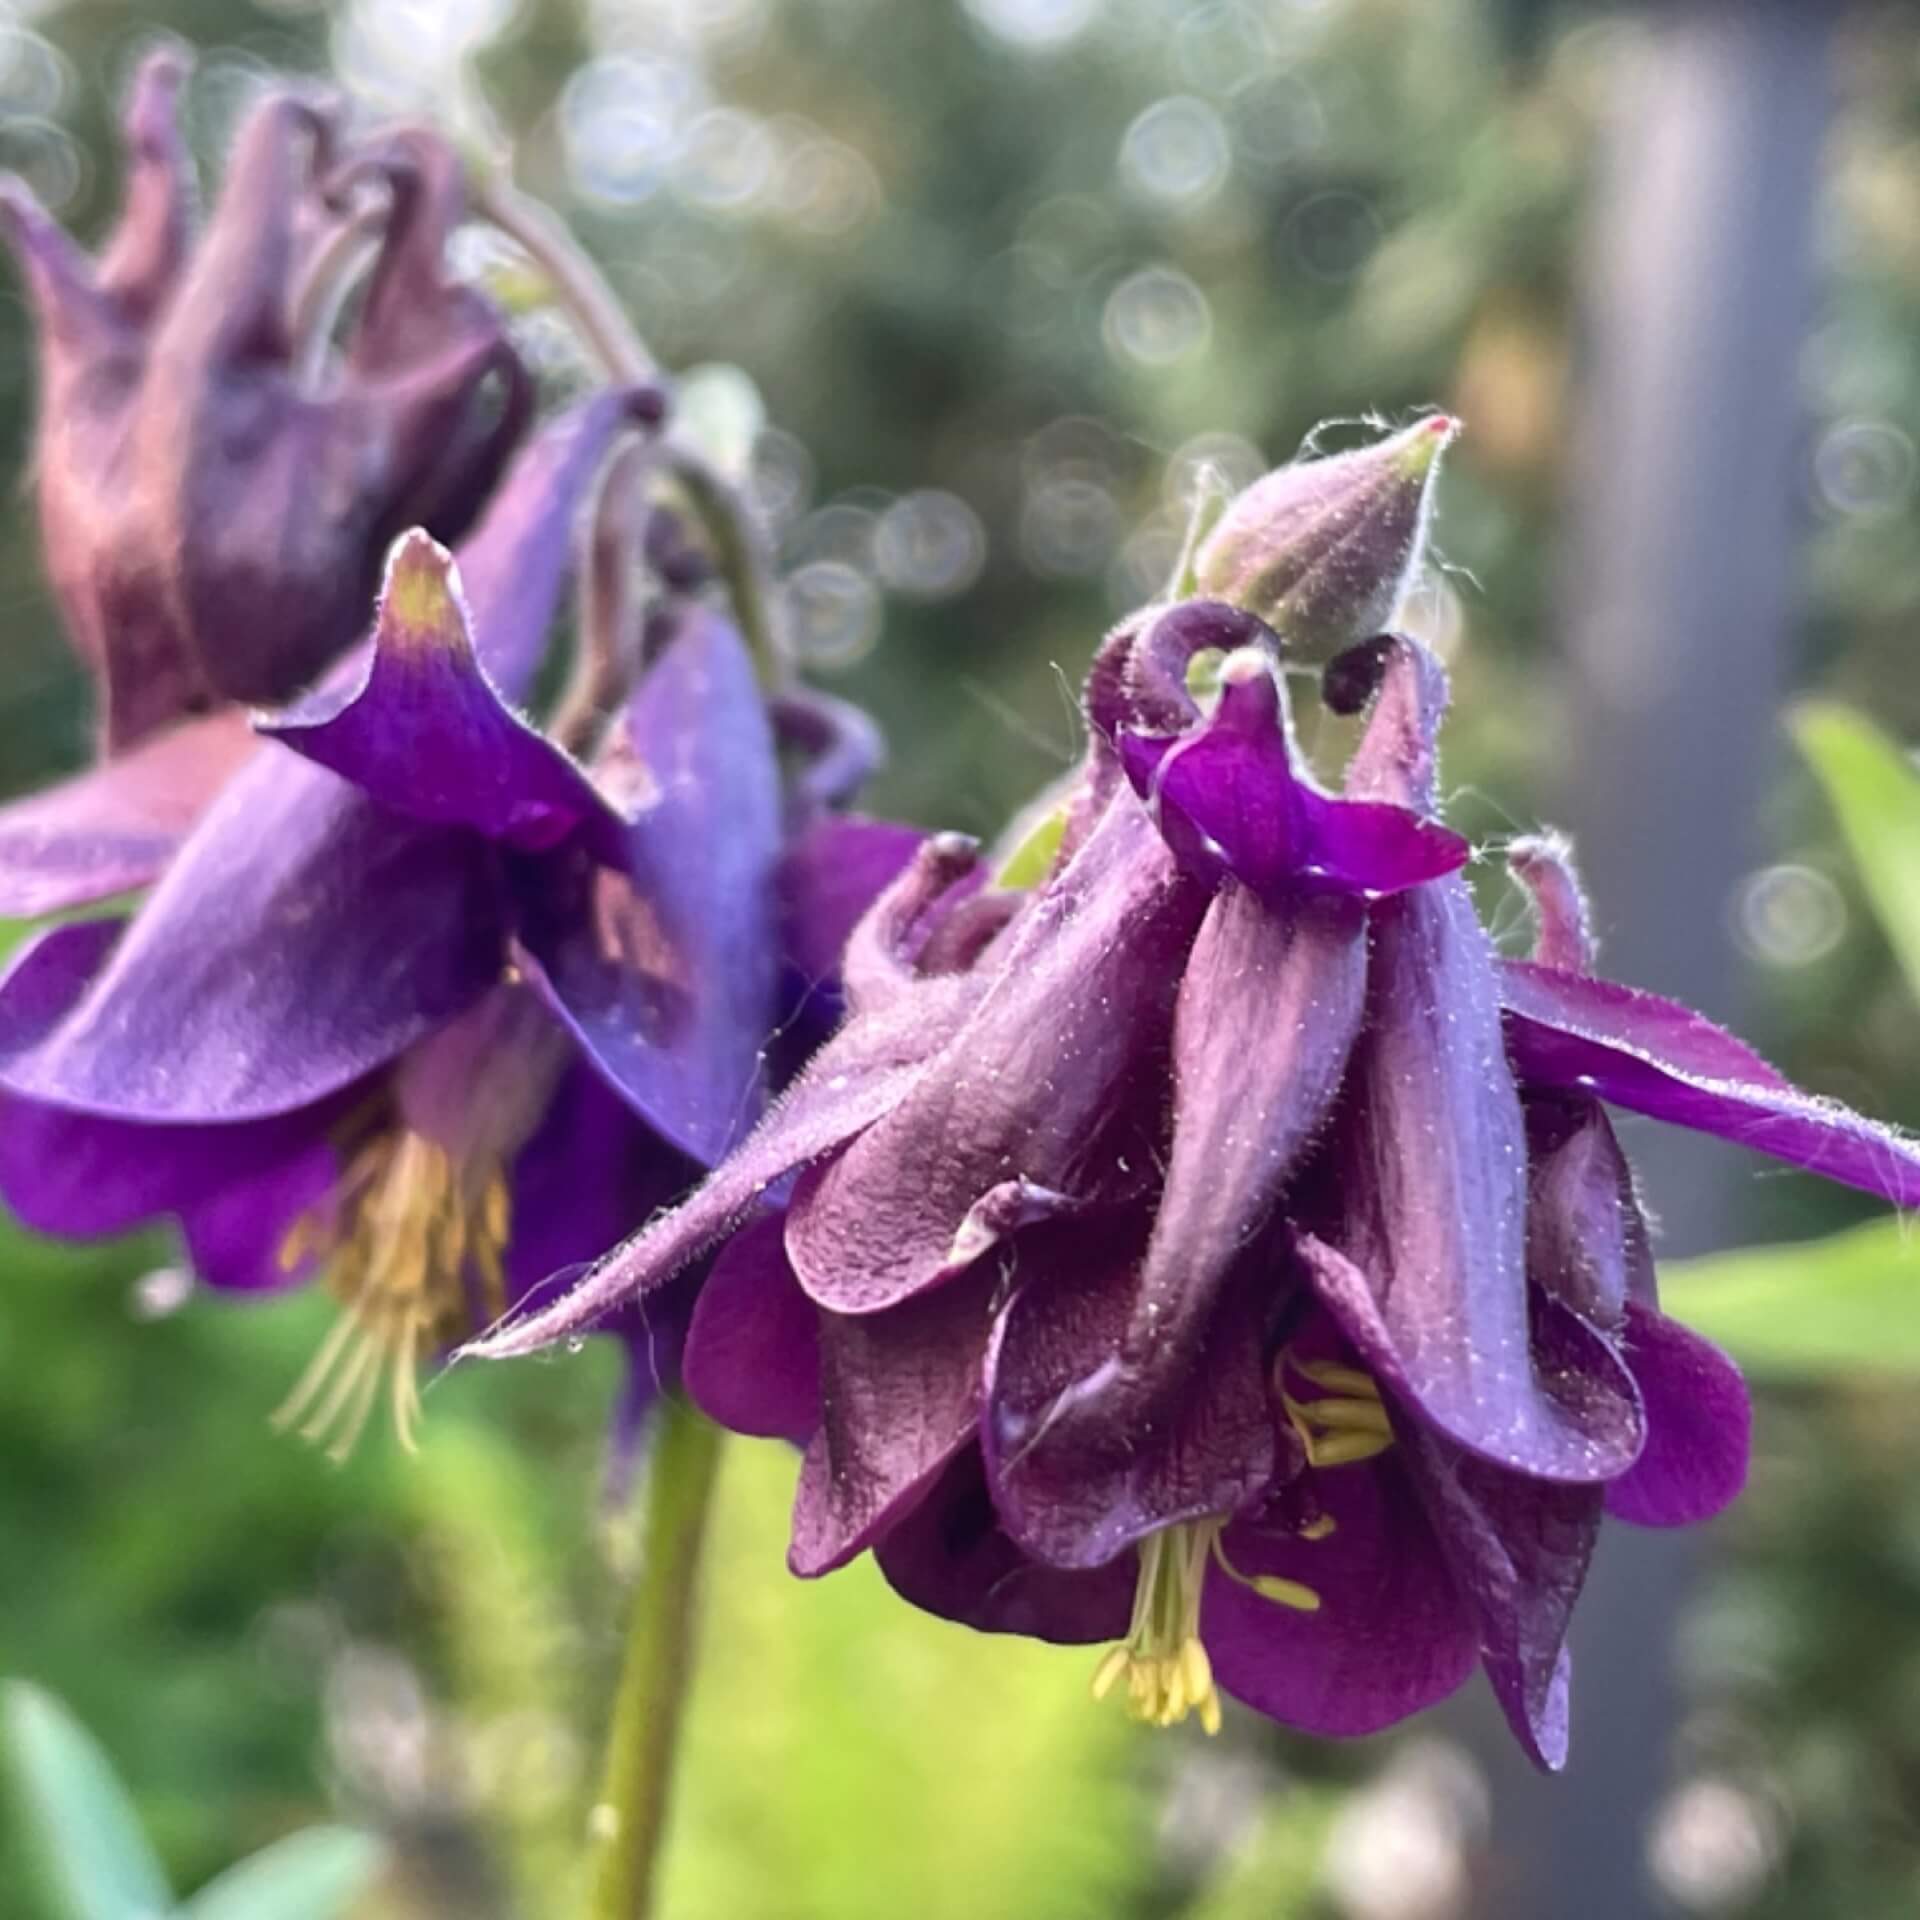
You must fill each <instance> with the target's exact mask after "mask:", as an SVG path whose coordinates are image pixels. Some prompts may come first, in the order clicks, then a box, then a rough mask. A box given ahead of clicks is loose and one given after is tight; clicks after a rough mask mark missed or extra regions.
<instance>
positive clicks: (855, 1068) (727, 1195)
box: [465, 975, 977, 1360]
mask: <svg viewBox="0 0 1920 1920" xmlns="http://www.w3.org/2000/svg"><path fill="white" fill-rule="evenodd" d="M925 991H926V994H927V999H926V1001H924V1002H911V1003H908V1004H906V1005H904V1006H901V1007H897V1008H895V1009H893V1010H892V1011H891V1012H889V1013H887V1014H884V1015H879V1014H876V1015H872V1016H869V1017H867V1018H864V1019H859V1020H855V1021H853V1022H851V1023H849V1025H848V1026H847V1027H846V1028H844V1029H843V1030H842V1031H841V1033H840V1034H839V1035H838V1036H836V1037H835V1038H834V1039H833V1040H831V1041H829V1042H828V1044H827V1045H826V1046H825V1047H824V1048H822V1049H821V1051H820V1052H819V1053H818V1054H817V1055H816V1056H815V1057H814V1060H813V1062H812V1064H811V1065H810V1066H809V1067H808V1068H807V1070H806V1072H805V1073H803V1074H802V1075H801V1076H800V1078H799V1079H798V1080H797V1081H796V1082H795V1083H794V1084H793V1086H792V1087H790V1088H789V1089H788V1090H787V1092H786V1093H785V1094H784V1095H783V1096H782V1097H781V1099H780V1101H779V1102H778V1103H777V1104H776V1105H775V1106H774V1107H773V1109H772V1110H771V1112H769V1113H768V1115H767V1117H766V1118H765V1119H764V1120H763V1121H762V1122H761V1123H760V1126H759V1127H758V1128H757V1129H756V1130H755V1131H754V1132H753V1133H752V1134H750V1135H749V1136H748V1137H747V1139H746V1140H744V1141H743V1142H742V1143H741V1144H740V1146H739V1147H737V1148H736V1149H735V1150H734V1151H733V1152H732V1153H730V1154H729V1155H728V1156H727V1157H726V1159H725V1160H723V1161H722V1162H721V1163H720V1165H719V1166H718V1167H716V1168H715V1169H714V1171H713V1172H712V1174H710V1175H709V1176H708V1178H707V1179H706V1181H705V1182H704V1183H703V1184H702V1185H701V1186H700V1187H699V1188H698V1189H697V1190H696V1191H695V1192H694V1194H693V1196H692V1197H691V1198H690V1199H689V1200H688V1201H687V1202H686V1203H685V1204H684V1205H683V1206H680V1207H678V1208H676V1209H675V1210H674V1211H673V1212H672V1213H669V1214H666V1215H663V1216H662V1217H661V1218H660V1219H658V1220H655V1221H653V1222H651V1223H650V1224H649V1225H648V1226H646V1227H645V1228H643V1229H642V1230H641V1231H640V1232H639V1233H637V1234H635V1235H634V1236H633V1238H632V1239H630V1240H628V1241H627V1242H626V1243H625V1244H624V1245H623V1246H620V1247H617V1248H615V1250H614V1251H613V1252H612V1253H610V1254H608V1255H607V1257H606V1258H605V1259H604V1260H602V1261H601V1262H600V1263H599V1264H598V1265H597V1266H595V1267H594V1268H593V1269H592V1270H591V1271H590V1272H589V1273H587V1274H586V1275H585V1276H584V1277H583V1278H582V1279H581V1280H580V1281H579V1283H578V1284H577V1285H576V1286H574V1287H573V1288H572V1289H571V1290H570V1291H569V1292H567V1293H566V1294H565V1295H564V1296H562V1297H561V1298H559V1299H558V1300H556V1301H555V1302H554V1303H553V1304H551V1305H550V1306H547V1307H544V1308H543V1309H542V1310H540V1311H539V1312H537V1313H533V1314H529V1315H526V1316H524V1317H522V1318H520V1319H517V1320H511V1321H509V1322H508V1323H507V1324H506V1325H505V1326H503V1327H501V1328H498V1329H496V1330H495V1331H493V1332H491V1333H489V1334H488V1335H487V1336H486V1337H485V1338H484V1339H481V1340H476V1341H474V1342H473V1343H472V1344H471V1345H470V1346H469V1347H468V1348H466V1349H465V1351H467V1352H468V1353H471V1354H475V1355H477V1356H479V1357H480V1358H482V1359H489V1360H504V1359H507V1358H510V1357H511V1356H513V1355H516V1354H521V1353H533V1352H537V1351H538V1350H539V1349H540V1348H542V1347H545V1346H550V1345H552V1344H553V1343H554V1342H555V1341H557V1340H565V1339H568V1338H570V1337H571V1336H573V1335H574V1334H576V1333H580V1332H583V1331H585V1330H586V1329H588V1328H590V1327H592V1326H594V1325H596V1324H597V1323H598V1322H600V1321H601V1320H603V1319H604V1318H605V1317H606V1316H607V1315H608V1314H609V1313H612V1312H613V1311H615V1310H616V1309H617V1308H619V1307H620V1306H621V1305H622V1304H623V1303H625V1302H628V1301H634V1300H640V1299H644V1298H645V1297H646V1296H647V1295H649V1294H650V1293H652V1292H653V1291H655V1290H656V1289H657V1288H659V1287H661V1286H664V1285H665V1284H666V1283H667V1282H668V1281H669V1280H670V1279H672V1277H673V1276H674V1275H675V1274H676V1273H678V1272H680V1271H681V1270H682V1269H683V1268H684V1267H687V1266H689V1265H690V1264H691V1263H692V1262H693V1261H694V1260H696V1259H698V1258H699V1256H700V1255H701V1254H702V1253H704V1252H706V1250H707V1249H708V1248H709V1247H711V1246H713V1245H714V1244H715V1243H716V1242H717V1241H720V1240H723V1239H725V1238H726V1237H727V1235H728V1234H729V1233H731V1232H732V1231H733V1230H734V1229H735V1227H736V1226H738V1224H739V1223H740V1222H741V1221H742V1220H743V1219H744V1218H745V1217H746V1216H747V1215H748V1214H749V1213H751V1212H752V1211H754V1209H755V1208H757V1207H758V1206H759V1205H760V1204H761V1203H762V1202H763V1201H764V1200H765V1199H766V1198H767V1196H768V1194H769V1192H770V1190H771V1189H773V1188H775V1187H777V1186H778V1185H779V1184H780V1183H781V1182H782V1181H784V1180H785V1179H787V1178H788V1176H790V1175H791V1174H792V1173H794V1172H795V1171H796V1170H797V1169H799V1168H801V1167H805V1166H807V1165H810V1164H811V1163H812V1162H813V1161H815V1160H818V1159H821V1158H823V1157H824V1156H825V1155H827V1154H829V1153H832V1152H833V1151H834V1150H835V1149H836V1148H838V1147H840V1146H843V1145H844V1144H845V1143H846V1142H847V1141H848V1140H850V1139H852V1138H853V1136H854V1135H855V1134H857V1133H858V1132H859V1131H860V1130H861V1129H862V1128H863V1127H867V1126H870V1125H872V1123H873V1122H874V1121H875V1120H876V1119H878V1118H879V1116H880V1115H881V1114H883V1113H887V1112H889V1111H890V1110H891V1109H892V1108H893V1107H895V1106H897V1105H898V1104H899V1102H900V1101H901V1100H902V1099H904V1098H905V1097H906V1095H907V1093H908V1092H909V1091H910V1090H911V1089H912V1087H913V1085H914V1083H915V1081H916V1080H918V1078H919V1077H920V1075H921V1074H922V1073H923V1072H924V1071H925V1070H926V1065H927V1052H928V1050H929V1049H930V1048H931V1047H933V1046H937V1044H938V1036H939V1034H940V1033H941V1032H943V1031H945V1030H946V1029H945V1024H944V1022H943V1019H942V1017H941V1016H939V1015H938V1014H937V1013H936V1012H935V1011H934V1003H935V1002H940V1003H943V1004H947V1005H957V1004H960V996H964V995H967V994H970V993H973V992H975V991H977V985H976V983H975V982H974V981H973V980H971V979H970V978H969V977H967V976H965V975H958V976H955V977H954V978H952V979H945V980H935V981H929V982H927V985H926V989H925ZM949 1017H950V1016H949Z"/></svg>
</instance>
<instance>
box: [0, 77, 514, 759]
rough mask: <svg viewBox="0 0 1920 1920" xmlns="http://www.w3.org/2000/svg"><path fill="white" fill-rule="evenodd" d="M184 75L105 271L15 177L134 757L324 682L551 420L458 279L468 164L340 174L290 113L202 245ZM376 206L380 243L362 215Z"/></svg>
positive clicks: (315, 135) (42, 470)
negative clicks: (519, 443)
mask: <svg viewBox="0 0 1920 1920" xmlns="http://www.w3.org/2000/svg"><path fill="white" fill-rule="evenodd" d="M184 76H185V64H184V62H183V60H182V59H181V57H180V55H179V54H178V53H176V52H174V51H171V50H162V51H159V52H156V53H154V54H152V55H150V56H149V57H148V59H147V60H146V62H145V64H144V65H143V66H142V67H141V69H140V72H139V74H138V76H137V77H136V79H135V82H134V87H133V91H132V94H131V96H130V98H129V101H128V104H127V109H126V113H125V116H124V128H125V139H126V145H127V150H128V155H129V161H128V173H127V180H126V186H125V190H124V193H123V196H122V206H121V212H120V216H119V220H118V222H117V224H116V225H115V227H114V229H113V231H112V233H111V235H110V236H109V238H108V240H107V243H106V244H105V246H104V247H103V248H102V249H101V251H100V253H99V255H98V257H97V258H96V259H94V260H89V259H87V258H86V256H85V255H83V254H82V253H81V252H80V251H79V250H78V249H77V248H76V247H75V246H74V245H73V243H72V241H71V240H69V238H68V237H67V235H66V234H65V233H63V232H62V231H61V229H60V228H59V227H58V226H57V225H56V224H55V223H54V222H53V221H52V220H51V219H50V218H49V217H48V215H47V214H46V212H45V211H44V209H42V208H41V207H40V206H39V205H38V204H37V203H36V202H35V201H34V200H33V198H32V196H31V195H30V194H28V193H27V191H26V190H25V188H24V187H22V186H20V185H19V184H18V183H17V182H0V234H4V235H5V237H6V238H7V239H8V241H9V242H10V243H11V245H12V247H13V250H14V252H15V254H16V256H17V257H18V260H19V262H20V266H21V270H22V273H23V275H24V277H25V280H26V282H27V288H28V292H29V296H30V299H31V304H32V308H33V312H34V317H35V322H36V326H37V330H38V333H39V340H40V387H41V392H40V409H39V414H40V417H39V429H38V441H37V446H36V454H35V471H36V479H37V487H38V494H39V506H40V520H41V529H42V533H43V536H44V539H45V544H46V556H47V567H48V571H49V573H50V574H51V576H52V580H53V586H54V590H55V593H56V595H57V596H58V599H59V601H60V605H61V608H62V611H63V612H64V614H65V616H66V619H67V624H68V626H69V628H70V629H71V632H72V637H73V641H74V644H75V646H76V648H77V649H78V651H79V652H80V654H81V656H82V657H83V658H84V659H85V660H86V661H87V663H88V665H89V666H90V668H91V669H92V671H93V674H94V677H95V679H96V681H97V682H98V685H99V689H100V694H99V699H100V709H101V711H100V727H101V734H102V738H103V741H104V744H105V745H106V747H107V749H108V750H109V751H113V752H118V751H122V750H124V749H125V748H127V747H130V746H132V745H134V744H136V743H137V742H138V741H140V740H142V739H144V738H145V737H147V736H148V735H150V734H152V733H153V732H155V731H156V730H157V729H158V728H160V727H163V726H165V725H167V724H168V723H169V722H171V721H173V720H175V719H178V718H179V717H180V716H181V715H183V714H186V713H192V712H199V711H204V710H206V709H208V708H211V707H213V706H216V705H217V704H219V703H220V702H221V701H222V700H245V701H250V702H255V703H270V702H276V701H279V700H281V699H284V698H286V697H287V696H288V695H290V694H292V693H293V692H295V691H296V690H297V689H298V688H299V687H300V686H301V685H302V684H303V683H305V682H306V681H308V680H309V679H311V678H312V677H313V675H314V674H315V673H316V672H317V671H318V670H319V669H320V668H321V667H323V666H324V665H325V664H326V663H327V661H328V660H329V659H330V658H331V657H332V656H333V655H334V654H336V653H337V652H338V651H339V650H340V649H341V648H342V647H343V646H344V645H346V644H347V643H348V642H349V641H351V640H352V639H353V638H354V637H355V636H356V635H357V634H358V633H359V632H360V631H361V630H362V628H363V627H364V625H365V621H366V612H367V607H368V604H369V602H370V600H371V597H372V592H373V589H374V586H375V585H376V583H377V580H378V577H379V565H380V559H381V555H382V553H383V551H384V549H385V547H386V545H387V543H388V542H389V541H390V540H391V539H392V538H393V536H394V535H395V534H396V533H398V532H399V531H400V530H401V529H402V528H403V527H406V526H409V525H413V524H417V523H424V524H425V525H427V526H428V527H429V528H431V529H432V530H433V531H434V532H435V533H437V534H439V535H441V536H442V537H447V538H450V537H452V536H454V535H456V534H458V533H460V532H462V531H464V529H465V527H466V525H467V523H468V522H469V521H471V519H472V518H473V516H474V514H475V513H476V512H477V511H478V509H479V506H480V504H481V502H482V501H483V500H484V499H485V497H486V495H487V494H488V492H489V491H490V490H491V488H492V485H493V482H494V479H495V478H496V477H497V475H498V473H499V470H500V467H501V464H502V462H503V461H504V460H505V458H506V456H507V454H508V452H509V451H510V450H511V448H512V445H513V443H514V441H515V440H516V439H517V438H518V437H519V433H520V430H521V428H522V426H523V425H524V423H525V420H526V416H527V412H528V408H529V404H530V399H531V393H530V388H529V383H528V380H527V377H526V374H525V372H524V370H523V369H522V368H521V367H520V364H519V362H518V360H517V358H516V357H515V355H514V353H513V351H512V349H511V347H510V346H509V345H508V343H507V340H506V337H505V334H504V331H503V329H502V326H501V323H500V321H499V319H498V318H497V316H496V315H495V314H494V312H493V311H492V309H491V308H490V307H489V306H488V305H487V303H486V302H485V301H484V300H482V299H481V298H480V296H479V295H477V294H476V293H475V292H474V291H473V290H472V289H471V288H468V287H465V286H462V285H459V284H458V283H455V282H451V281H449V280H448V278H447V277H446V273H445V268H444V265H443V260H442V255H443V252H444V248H445V244H446V240H447V236H448V233H449V232H450V231H451V229H452V227H453V225H454V224H455V222H456V221H457V220H458V219H459V218H460V217H461V212H462V201H463V192H462V180H461V171H460V164H459V160H458V157H457V156H456V155H455V153H454V152H453V150H452V149H451V148H450V147H448V146H447V144H446V143H445V142H444V141H442V140H440V139H438V138H437V137H436V136H434V135H431V134H427V133H424V132H415V131H408V132H404V133H399V134H394V135H389V136H384V137H382V138H381V139H379V140H377V141H375V142H374V143H372V144H370V145H369V147H368V148H367V149H366V150H364V151H358V152H350V153H348V154H346V155H344V156H340V155H336V152H335V147H336V137H335V129H334V126H333V122H332V117H331V115H330V113H329V112H328V111H327V110H326V108H325V107H324V106H322V105H320V104H318V103H316V102H315V101H314V100H312V99H310V98H306V97H303V96H301V95H298V94H293V93H288V92H284V91H276V92H272V93H268V94H266V95H265V96H263V97H262V99H261V100H260V101H259V102H258V104H257V105H256V106H255V107H254V108H253V110H252V112H251V113H250V114H249V116H248V118H247V119H246V121H245V123H244V124H243V125H242V127H241V129H240V132H239V134H238V136H237V138H236V140H235V142H234V146H233V150H232V154H231V157H230V163H229V166H228V169H227V177H226V180H225V183H224V185H223V187H222V190H221V192H220V194H219V197H218V200H217V202H216V203H215V205H214V207H213V210H212V212H211V214H210V215H209V217H208V218H207V220H206V223H205V226H204V228H203V229H202V230H201V232H200V233H199V235H198V237H197V239H196V238H195V237H194V234H193V227H194V220H193V203H194V199H195V195H194V190H193V183H192V176H191V168H190V163H189V160H188V157H187V153H186V149H185V145H184V142H183V141H182V139H181V137H180V132H179V127H178V124H177V105H178V96H179V91H180V86H181V82H182V80H183V78H184ZM370 187H371V188H373V189H375V190H379V191H382V192H383V193H384V213H383V214H381V215H380V217H379V218H378V220H377V223H376V222H375V221H374V218H373V216H372V214H370V213H369V211H368V209H367V207H366V206H365V205H364V204H358V205H349V204H348V199H347V196H348V194H349V193H350V192H352V193H357V194H360V195H362V196H364V195H365V193H366V192H367V190H368V189H369V188H370ZM367 233H377V246H376V250H375V253H374V258H373V261H372V264H371V269H370V274H369V278H368V283H367V290H366V294H365V297H364V299H363V300H362V301H361V302H360V304H359V307H358V311H357V313H356V314H355V316H354V318H353V320H352V323H351V325H350V327H349V329H348V332H347V334H346V336H345V337H344V338H343V339H342V340H341V342H340V343H339V347H338V351H337V353H333V352H330V351H329V346H330V343H329V339H328V335H329V331H330V322H331V319H332V317H333V315H334V314H335V313H336V312H337V310H338V306H339V302H338V299H337V298H336V297H334V296H336V295H337V294H338V292H339V290H340V288H341V286H342V284H343V282H344V280H345V278H346V277H347V276H348V275H350V274H351V273H353V272H354V271H356V270H357V266H358V262H359V258H360V256H361V254H362V253H363V251H364V245H363V244H362V243H361V238H360V237H361V236H362V235H363V234H367ZM496 383H498V384H499V386H500V388H501V391H499V392H498V393H490V392H489V391H487V390H488V389H489V388H491V387H492V386H494V385H495V384H496Z"/></svg>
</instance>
